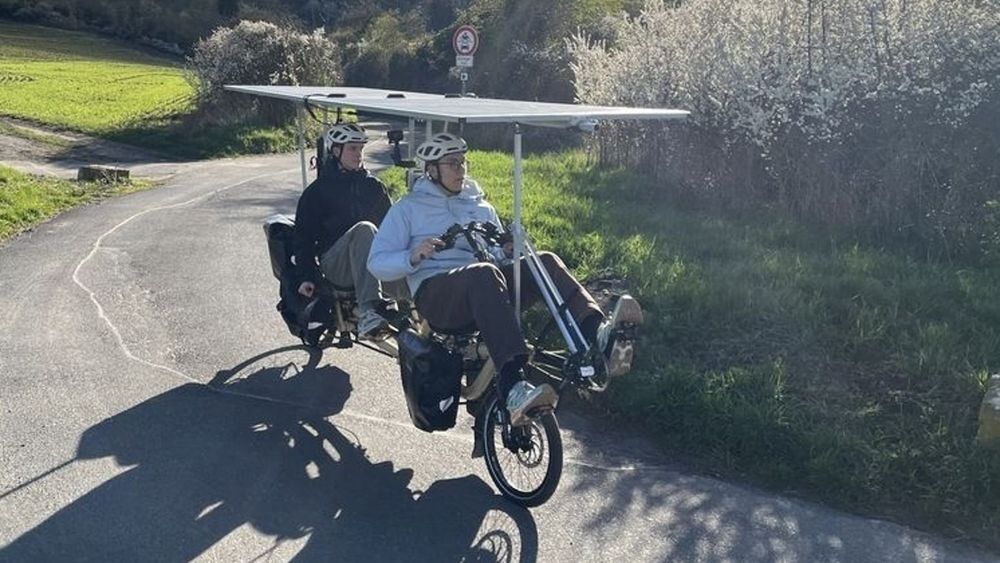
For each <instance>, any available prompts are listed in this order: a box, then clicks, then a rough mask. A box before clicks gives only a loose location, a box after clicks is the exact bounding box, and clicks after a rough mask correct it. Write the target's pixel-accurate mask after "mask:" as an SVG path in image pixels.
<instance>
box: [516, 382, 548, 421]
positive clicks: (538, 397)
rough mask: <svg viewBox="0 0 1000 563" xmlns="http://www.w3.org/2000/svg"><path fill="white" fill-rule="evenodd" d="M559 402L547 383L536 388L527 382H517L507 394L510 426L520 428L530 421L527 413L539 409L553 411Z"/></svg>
mask: <svg viewBox="0 0 1000 563" xmlns="http://www.w3.org/2000/svg"><path fill="white" fill-rule="evenodd" d="M557 402H559V395H558V394H557V393H556V390H555V389H553V388H552V386H551V385H549V384H548V383H543V384H541V385H539V386H538V387H535V386H534V385H532V384H530V383H528V382H527V381H524V380H522V381H518V382H517V383H515V384H514V386H513V387H511V389H510V393H508V394H507V412H509V413H510V423H511V425H512V426H522V425H524V424H527V423H528V422H529V421H530V420H531V419H530V418H529V417H528V413H529V411H532V410H534V409H539V408H545V409H554V408H556V403H557Z"/></svg>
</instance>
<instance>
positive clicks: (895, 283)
mask: <svg viewBox="0 0 1000 563" xmlns="http://www.w3.org/2000/svg"><path fill="white" fill-rule="evenodd" d="M470 162H471V167H470V173H471V175H472V176H473V177H475V178H477V179H478V180H479V181H480V182H481V183H482V185H483V186H484V188H485V189H486V190H487V193H488V195H489V198H490V201H491V202H493V204H494V205H495V206H496V207H497V209H498V210H499V212H500V214H501V216H504V217H505V218H506V219H507V220H509V219H510V209H511V199H512V195H511V189H510V181H511V180H510V170H511V159H510V156H509V155H504V154H498V153H483V152H474V153H471V155H470ZM386 178H387V179H389V180H390V181H391V182H392V183H393V184H394V186H395V189H397V190H399V189H401V188H400V186H401V183H402V176H401V174H400V173H398V172H396V171H391V172H390V173H388V174H387V175H386ZM524 201H525V203H524V209H525V224H526V227H527V229H528V231H529V232H530V233H531V234H532V237H533V238H534V240H535V242H536V246H538V247H539V248H542V249H549V250H553V251H555V252H557V253H558V254H560V255H561V256H562V257H563V258H564V260H566V262H567V264H569V265H570V266H571V267H572V268H573V269H574V271H575V272H576V273H577V275H578V276H580V277H584V278H585V277H588V276H592V275H595V274H598V273H600V272H604V271H608V270H610V271H612V272H614V273H616V274H618V275H620V276H623V277H624V278H625V279H627V280H628V283H629V285H630V287H631V289H632V292H633V293H634V294H636V295H637V296H638V298H639V299H640V302H641V303H642V304H643V306H644V308H645V309H646V311H647V317H646V318H647V324H646V326H644V327H643V331H642V339H641V343H640V349H639V353H640V356H639V359H638V365H637V369H636V370H635V371H634V372H633V373H632V374H630V375H629V376H628V377H626V378H623V379H621V380H616V381H614V382H613V385H612V387H611V388H610V389H609V391H608V392H607V393H605V394H604V395H602V396H599V397H595V401H596V404H598V405H599V406H601V407H603V408H605V409H607V410H608V411H609V412H610V413H612V415H613V416H616V417H618V419H619V420H621V421H623V422H628V423H630V424H635V425H637V426H641V427H644V428H645V429H646V430H647V431H651V433H652V434H653V435H654V436H656V437H657V438H658V439H659V440H661V441H662V443H664V444H665V445H666V446H667V447H668V450H669V451H674V452H678V453H682V454H683V456H684V458H685V459H692V460H694V461H695V463H696V464H697V465H698V466H699V467H701V468H702V470H704V471H706V472H709V473H713V474H722V475H727V476H734V475H735V476H738V477H740V478H743V479H749V480H750V481H752V482H754V483H757V484H761V485H765V486H768V487H771V488H775V489H778V490H784V491H790V492H794V493H797V494H803V495H806V496H809V497H811V498H815V499H819V500H822V501H824V502H827V503H829V504H832V505H834V506H838V507H841V508H846V509H850V510H853V511H856V512H860V513H866V514H874V515H878V516H882V517H889V518H892V519H895V520H898V521H902V522H906V523H908V524H912V525H916V526H919V527H922V528H925V529H929V530H933V531H936V532H938V533H941V534H944V535H947V536H952V537H961V538H965V539H968V538H974V539H975V540H977V541H979V542H982V543H984V544H987V545H990V546H992V547H993V548H997V547H1000V536H997V535H996V530H997V529H1000V453H997V452H993V453H991V452H988V451H984V450H982V449H979V448H977V447H976V446H975V445H974V443H973V438H974V436H975V432H976V415H977V410H978V407H979V403H980V401H981V399H982V396H983V393H984V391H985V384H986V378H987V375H988V374H989V373H992V372H995V371H997V368H998V366H1000V284H997V283H996V279H997V278H998V272H995V271H989V270H987V269H982V268H976V267H968V266H962V265H950V264H944V263H934V262H928V261H927V260H926V259H921V258H918V257H915V256H912V255H909V254H907V253H906V252H905V251H902V250H894V249H887V248H872V247H868V246H865V245H864V244H861V243H858V242H856V241H855V240H853V239H852V237H851V235H850V234H848V233H835V232H825V233H824V232H818V231H816V230H815V229H812V228H809V227H807V226H803V225H796V224H792V223H789V222H787V221H782V220H780V219H776V218H772V217H762V218H759V219H757V220H745V219H744V220H736V219H732V218H726V217H720V216H715V215H711V214H706V213H703V212H699V211H696V210H684V209H678V208H677V207H675V206H673V205H671V204H670V203H669V202H668V201H667V198H666V197H665V196H664V194H663V192H662V191H661V190H660V189H658V187H657V186H656V185H654V184H653V183H651V182H650V180H648V179H644V178H642V177H641V176H639V175H637V174H631V173H627V172H623V171H600V170H596V169H593V168H592V167H590V166H588V165H587V162H586V157H585V156H584V155H583V154H581V153H567V154H560V155H547V156H545V157H533V158H529V159H527V160H526V163H525V200H524Z"/></svg>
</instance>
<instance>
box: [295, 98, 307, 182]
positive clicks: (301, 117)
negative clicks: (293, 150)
mask: <svg viewBox="0 0 1000 563" xmlns="http://www.w3.org/2000/svg"><path fill="white" fill-rule="evenodd" d="M305 114H306V108H305V107H302V106H300V107H299V111H298V112H297V113H296V121H297V122H298V126H299V164H300V165H301V167H302V189H303V190H304V189H306V186H308V185H309V175H308V173H307V172H306V124H305Z"/></svg>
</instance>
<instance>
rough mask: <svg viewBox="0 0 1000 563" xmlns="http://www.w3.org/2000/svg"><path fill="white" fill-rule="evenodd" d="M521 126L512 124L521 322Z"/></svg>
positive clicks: (517, 313)
mask: <svg viewBox="0 0 1000 563" xmlns="http://www.w3.org/2000/svg"><path fill="white" fill-rule="evenodd" d="M521 172H522V171H521V126H520V124H517V123H515V124H514V224H513V225H511V228H512V230H513V231H514V315H515V317H517V322H518V324H520V322H521V256H522V255H523V254H524V229H523V227H522V226H521V188H522V184H521V182H522V180H521Z"/></svg>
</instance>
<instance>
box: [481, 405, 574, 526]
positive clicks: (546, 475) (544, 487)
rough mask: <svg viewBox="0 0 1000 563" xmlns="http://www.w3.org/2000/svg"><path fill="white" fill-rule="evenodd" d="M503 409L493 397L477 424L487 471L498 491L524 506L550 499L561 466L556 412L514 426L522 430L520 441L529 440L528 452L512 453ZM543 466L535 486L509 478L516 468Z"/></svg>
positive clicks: (559, 435)
mask: <svg viewBox="0 0 1000 563" xmlns="http://www.w3.org/2000/svg"><path fill="white" fill-rule="evenodd" d="M500 408H503V407H502V406H501V403H500V401H498V400H497V398H496V396H493V397H492V398H491V399H490V401H489V402H488V407H487V409H486V410H485V412H484V414H483V419H482V421H481V422H480V424H479V431H480V432H481V433H482V438H483V445H484V446H485V452H484V453H485V455H484V458H485V462H486V470H487V471H488V472H489V474H490V478H491V479H492V480H493V483H494V484H495V485H496V487H497V489H499V491H500V494H502V495H503V496H505V497H507V498H508V499H510V500H512V501H514V502H515V503H517V504H520V505H522V506H525V507H529V508H531V507H536V506H540V505H542V504H543V503H545V501H547V500H549V499H550V498H551V497H552V495H553V494H554V493H555V491H556V488H557V487H558V486H559V480H560V479H561V478H562V469H563V447H562V435H561V434H560V432H559V423H558V422H557V421H556V417H555V414H553V413H551V412H550V413H546V414H544V415H541V416H538V417H535V418H533V419H532V420H531V422H530V423H529V424H527V425H525V426H523V427H515V428H513V429H512V431H513V432H518V433H521V434H520V435H519V437H520V439H522V440H524V442H522V443H527V442H528V441H529V440H530V445H531V447H530V449H529V450H528V451H519V452H514V451H512V450H511V449H510V448H508V447H507V446H506V445H505V444H504V442H503V435H502V432H503V428H504V426H505V424H506V423H505V422H503V420H502V419H501V417H500V412H499V409H500ZM542 463H544V468H541V469H543V471H542V473H541V476H540V479H539V483H538V484H537V486H531V485H529V486H528V487H522V486H520V485H517V484H514V483H513V482H512V478H513V477H514V475H513V472H514V471H516V470H521V471H523V470H525V469H533V470H539V469H540V466H541V464H542Z"/></svg>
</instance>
